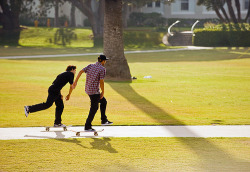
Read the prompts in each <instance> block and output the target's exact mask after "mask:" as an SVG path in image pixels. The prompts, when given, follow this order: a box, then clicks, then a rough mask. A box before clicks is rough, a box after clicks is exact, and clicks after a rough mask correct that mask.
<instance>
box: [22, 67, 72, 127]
mask: <svg viewBox="0 0 250 172" xmlns="http://www.w3.org/2000/svg"><path fill="white" fill-rule="evenodd" d="M75 73H76V66H72V65H69V66H68V67H67V69H66V72H63V73H61V74H59V75H58V76H57V77H56V79H55V80H54V82H53V83H52V85H51V86H50V87H49V89H48V93H49V95H48V98H47V101H46V102H45V103H40V104H36V105H32V106H24V112H25V116H26V117H28V115H29V113H34V112H37V111H41V110H45V109H48V108H49V107H51V106H52V105H53V103H54V102H55V104H56V112H55V122H54V127H66V125H64V124H62V123H61V121H62V119H61V116H62V113H63V109H64V104H63V96H62V95H61V89H62V88H63V87H64V86H65V85H66V84H67V83H68V82H69V83H70V89H69V94H68V95H67V96H66V98H65V99H66V100H69V99H70V95H71V93H72V91H73V89H74V87H73V82H74V77H75Z"/></svg>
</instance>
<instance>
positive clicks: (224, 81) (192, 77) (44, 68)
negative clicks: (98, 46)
mask: <svg viewBox="0 0 250 172" xmlns="http://www.w3.org/2000/svg"><path fill="white" fill-rule="evenodd" d="M21 49H22V53H23V54H28V53H30V54H31V55H32V54H33V53H34V54H42V53H43V52H44V49H40V48H30V49H29V48H21ZM9 50H11V49H9ZM29 50H31V51H29ZM72 50H73V49H72ZM248 50H249V49H239V50H237V49H233V50H230V49H214V50H201V51H179V52H164V53H147V54H127V55H126V57H127V59H128V62H129V66H130V70H131V73H132V76H136V77H137V78H138V79H137V80H134V81H133V82H132V83H127V82H111V81H106V83H105V90H106V91H105V97H106V99H107V100H108V107H107V114H108V117H109V119H110V120H111V121H113V122H114V125H211V124H219V125H224V124H229V125H232V124H236V125H244V124H248V125H249V124H250V116H249V114H250V113H249V112H250V109H249V104H250V89H249V85H250V80H249V76H250V68H249V67H250V60H249V57H250V53H249V51H248ZM48 51H50V49H48ZM58 51H64V49H58ZM76 51H77V50H76ZM1 53H2V51H1ZM11 53H13V52H11V51H9V54H11ZM16 53H17V52H16ZM5 55H8V51H7V50H6V51H5ZM95 61H96V56H87V57H86V56H84V57H58V58H43V59H42V58H40V59H19V60H3V59H2V60H0V68H1V70H0V76H1V77H0V83H1V84H0V127H24V126H46V125H52V124H53V121H54V109H55V106H54V105H53V106H52V108H50V109H48V110H45V111H42V112H37V113H34V114H30V115H29V117H28V118H25V115H24V110H23V106H24V105H31V104H35V103H40V102H43V101H45V100H46V98H47V89H48V87H49V86H50V84H51V83H52V81H53V80H54V79H55V77H56V76H57V74H59V73H61V72H63V71H64V70H65V68H66V66H67V65H69V64H74V65H77V67H78V68H77V70H78V71H79V70H80V69H81V68H83V67H84V66H86V65H88V64H89V63H94V62H95ZM147 75H150V76H152V78H151V79H144V78H143V77H144V76H147ZM84 82H85V78H84V77H82V78H81V81H79V83H78V86H77V88H76V90H74V92H73V93H72V97H71V100H70V101H68V102H65V109H64V113H63V123H64V124H67V125H81V126H82V125H84V123H85V120H86V118H87V114H88V110H89V98H88V96H87V95H86V94H85V93H84ZM68 89H69V86H68V85H67V86H66V88H64V89H63V90H62V93H63V95H64V96H65V95H66V94H67V92H68ZM93 125H100V113H99V112H98V113H97V114H96V117H95V120H94V122H93ZM0 151H1V154H0V159H1V161H0V171H248V170H249V169H250V156H249V155H250V139H249V138H112V137H111V138H72V139H46V140H7V141H5V140H1V141H0Z"/></svg>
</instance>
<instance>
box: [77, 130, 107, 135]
mask: <svg viewBox="0 0 250 172" xmlns="http://www.w3.org/2000/svg"><path fill="white" fill-rule="evenodd" d="M103 130H104V129H101V130H95V131H86V130H84V131H73V132H75V133H76V136H80V133H91V132H93V133H94V136H98V133H99V132H102V131H103Z"/></svg>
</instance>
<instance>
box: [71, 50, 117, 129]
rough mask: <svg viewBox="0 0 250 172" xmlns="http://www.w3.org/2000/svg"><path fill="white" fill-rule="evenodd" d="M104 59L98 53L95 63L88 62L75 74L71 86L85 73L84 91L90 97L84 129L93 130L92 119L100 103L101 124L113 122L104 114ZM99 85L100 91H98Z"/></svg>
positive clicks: (105, 104)
mask: <svg viewBox="0 0 250 172" xmlns="http://www.w3.org/2000/svg"><path fill="white" fill-rule="evenodd" d="M106 60H108V58H106V56H105V55H100V56H99V57H98V62H96V63H95V64H90V65H88V66H87V67H85V68H83V69H82V70H81V71H80V72H79V73H78V75H77V77H76V79H75V82H74V83H73V86H74V87H76V85H77V82H78V79H79V78H80V76H81V75H82V73H86V84H85V92H86V93H87V94H88V95H89V98H90V104H91V105H90V110H89V115H88V118H87V120H86V123H85V130H88V131H95V130H94V129H93V128H92V121H93V119H94V117H95V114H96V112H97V110H98V106H99V103H100V110H101V121H102V122H101V124H102V125H111V124H113V122H110V121H109V120H108V119H107V116H106V114H105V113H106V106H107V100H106V99H105V97H104V77H105V75H106V69H105V67H104V65H105V63H106ZM100 87H101V91H102V92H100Z"/></svg>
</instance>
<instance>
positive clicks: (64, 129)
mask: <svg viewBox="0 0 250 172" xmlns="http://www.w3.org/2000/svg"><path fill="white" fill-rule="evenodd" d="M69 127H72V125H68V126H66V127H54V126H46V127H45V129H46V131H49V130H50V128H63V131H68V129H67V128H69Z"/></svg>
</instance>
